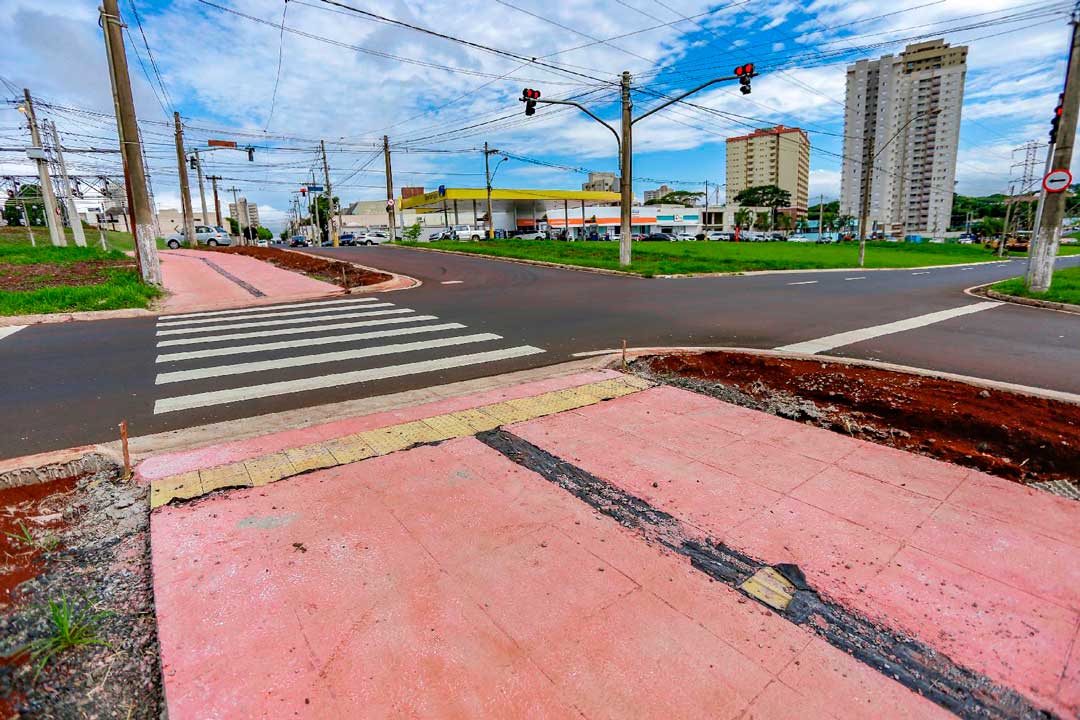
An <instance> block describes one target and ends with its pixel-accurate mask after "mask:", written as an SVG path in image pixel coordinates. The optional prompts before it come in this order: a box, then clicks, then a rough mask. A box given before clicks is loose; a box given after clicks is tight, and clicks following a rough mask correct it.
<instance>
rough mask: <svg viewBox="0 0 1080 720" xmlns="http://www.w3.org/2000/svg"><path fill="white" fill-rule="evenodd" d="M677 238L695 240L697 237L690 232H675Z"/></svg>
mask: <svg viewBox="0 0 1080 720" xmlns="http://www.w3.org/2000/svg"><path fill="white" fill-rule="evenodd" d="M675 239H676V240H694V239H696V237H695V236H694V235H691V234H690V233H688V232H681V233H675Z"/></svg>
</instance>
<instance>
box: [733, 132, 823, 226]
mask: <svg viewBox="0 0 1080 720" xmlns="http://www.w3.org/2000/svg"><path fill="white" fill-rule="evenodd" d="M758 185H776V186H777V187H779V188H780V189H782V190H787V191H788V192H789V193H790V194H791V208H792V210H793V211H794V214H795V215H804V214H805V213H806V206H807V201H808V199H809V195H810V138H809V136H807V134H806V131H805V130H800V129H799V128H794V127H786V126H784V125H777V126H776V127H771V128H761V129H760V130H755V131H754V132H752V133H750V134H749V135H740V136H739V137H732V138H728V139H727V197H728V200H729V202H730V203H734V202H735V196H736V195H738V194H739V193H740V192H742V191H743V190H745V189H746V188H749V187H756V186H758Z"/></svg>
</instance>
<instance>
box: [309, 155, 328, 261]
mask: <svg viewBox="0 0 1080 720" xmlns="http://www.w3.org/2000/svg"><path fill="white" fill-rule="evenodd" d="M311 184H312V185H314V184H315V171H314V170H312V171H311ZM318 200H319V199H318V198H317V197H315V196H314V195H312V197H311V205H312V207H314V208H315V210H314V212H313V213H312V214H313V215H314V218H313V220H314V221H315V242H316V243H317V244H319V245H322V225H321V224H320V223H319V202H318ZM328 226H329V224H328Z"/></svg>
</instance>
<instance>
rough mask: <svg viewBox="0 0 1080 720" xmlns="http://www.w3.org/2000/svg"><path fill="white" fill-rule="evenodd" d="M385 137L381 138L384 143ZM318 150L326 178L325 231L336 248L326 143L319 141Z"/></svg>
mask: <svg viewBox="0 0 1080 720" xmlns="http://www.w3.org/2000/svg"><path fill="white" fill-rule="evenodd" d="M385 140H386V136H385V135H384V136H383V141H384V142H385ZM319 149H320V150H322V169H323V175H324V176H325V177H326V231H327V232H328V233H330V240H331V242H332V243H333V245H334V247H337V246H338V234H337V230H336V229H335V228H334V195H333V192H332V191H331V190H330V165H329V163H327V162H326V142H325V141H323V140H320V141H319ZM387 182H390V178H389V177H388V178H387ZM390 232H391V233H393V232H394V226H393V225H391V226H390Z"/></svg>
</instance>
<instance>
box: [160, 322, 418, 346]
mask: <svg viewBox="0 0 1080 720" xmlns="http://www.w3.org/2000/svg"><path fill="white" fill-rule="evenodd" d="M438 319H439V317H438V316H437V315H410V316H409V317H399V318H387V319H385V320H364V321H361V322H347V323H334V324H332V325H319V326H317V327H298V328H281V329H278V330H260V331H258V332H249V333H231V334H229V335H208V336H206V337H191V338H181V339H179V340H159V341H158V344H157V346H158V347H159V348H162V347H172V346H174V345H194V344H198V343H213V342H222V341H224V340H248V339H250V338H262V337H274V336H275V335H300V334H303V333H317V332H324V331H326V330H346V329H348V328H355V327H371V326H373V325H397V324H400V323H411V322H427V321H428V320H438Z"/></svg>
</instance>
